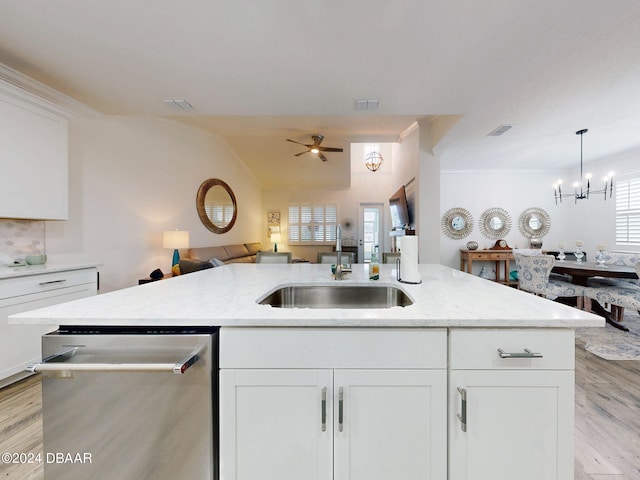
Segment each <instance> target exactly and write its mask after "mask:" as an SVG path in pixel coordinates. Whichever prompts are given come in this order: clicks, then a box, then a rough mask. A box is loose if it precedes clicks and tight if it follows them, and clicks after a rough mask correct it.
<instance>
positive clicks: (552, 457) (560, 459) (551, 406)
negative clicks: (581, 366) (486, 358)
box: [449, 370, 574, 480]
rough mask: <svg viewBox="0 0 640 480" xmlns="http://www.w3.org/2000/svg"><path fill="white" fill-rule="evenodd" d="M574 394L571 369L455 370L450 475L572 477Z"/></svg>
mask: <svg viewBox="0 0 640 480" xmlns="http://www.w3.org/2000/svg"><path fill="white" fill-rule="evenodd" d="M458 388H460V389H461V390H462V391H459V390H458ZM573 394H574V372H573V371H571V370H563V371H559V370H556V371H554V370H551V371H519V370H512V371H491V370H474V371H469V370H454V371H452V372H451V379H450V392H449V398H450V405H449V410H450V412H451V413H450V418H449V425H450V432H449V442H450V453H449V472H450V476H449V478H450V479H451V480H513V479H518V480H566V479H572V478H573V435H574V432H573V426H574V420H573V415H574V398H573V397H574V395H573ZM465 399H466V400H465ZM465 406H466V408H465ZM465 410H466V411H465ZM459 416H460V417H463V419H464V420H466V431H463V429H462V421H461V419H460V418H459Z"/></svg>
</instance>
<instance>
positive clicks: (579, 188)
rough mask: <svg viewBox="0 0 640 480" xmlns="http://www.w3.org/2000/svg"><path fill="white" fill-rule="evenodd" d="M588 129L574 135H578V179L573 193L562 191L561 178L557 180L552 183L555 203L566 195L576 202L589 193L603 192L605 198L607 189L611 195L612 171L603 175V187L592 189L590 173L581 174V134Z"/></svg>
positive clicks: (585, 197)
mask: <svg viewBox="0 0 640 480" xmlns="http://www.w3.org/2000/svg"><path fill="white" fill-rule="evenodd" d="M588 131H589V130H588V129H586V128H583V129H582V130H578V131H577V132H576V135H580V181H579V182H575V183H574V184H573V193H562V179H560V180H558V182H557V183H555V184H554V185H553V195H554V197H555V200H556V205H557V204H558V200H560V203H562V199H563V198H566V197H573V198H574V202H575V203H578V200H584V199H588V198H589V195H593V194H600V193H601V194H604V199H605V200H606V199H607V190H608V191H609V197H612V196H613V173H610V174H609V175H608V176H606V177H604V178H603V180H604V188H603V189H602V190H592V189H591V174H590V173H587V174H586V175H584V176H583V173H582V136H583V135H584V134H585V133H587V132H588ZM584 179H586V180H587V186H586V188H585V186H584Z"/></svg>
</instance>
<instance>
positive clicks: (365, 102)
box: [354, 98, 380, 110]
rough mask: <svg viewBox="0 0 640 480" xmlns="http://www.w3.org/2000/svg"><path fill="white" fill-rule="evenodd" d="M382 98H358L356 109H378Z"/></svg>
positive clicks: (355, 104)
mask: <svg viewBox="0 0 640 480" xmlns="http://www.w3.org/2000/svg"><path fill="white" fill-rule="evenodd" d="M379 106H380V100H378V99H377V98H356V100H355V102H354V108H355V109H356V110H378V107H379Z"/></svg>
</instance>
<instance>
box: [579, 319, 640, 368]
mask: <svg viewBox="0 0 640 480" xmlns="http://www.w3.org/2000/svg"><path fill="white" fill-rule="evenodd" d="M627 310H629V309H625V313H624V322H622V324H623V325H624V326H625V327H627V328H628V329H629V331H628V332H625V331H623V330H618V329H617V328H615V327H612V326H611V325H608V324H607V325H605V327H604V328H577V329H576V345H578V346H580V347H582V348H584V349H585V350H587V351H588V352H591V353H593V354H594V355H597V356H598V357H600V358H604V359H605V360H640V316H639V315H638V312H635V311H633V310H630V311H627Z"/></svg>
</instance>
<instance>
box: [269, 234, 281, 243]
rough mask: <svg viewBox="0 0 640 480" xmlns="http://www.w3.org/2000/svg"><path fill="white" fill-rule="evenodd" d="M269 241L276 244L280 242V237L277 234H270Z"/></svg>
mask: <svg viewBox="0 0 640 480" xmlns="http://www.w3.org/2000/svg"><path fill="white" fill-rule="evenodd" d="M271 241H272V242H273V243H278V242H281V241H282V236H281V235H280V234H279V233H272V234H271Z"/></svg>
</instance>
